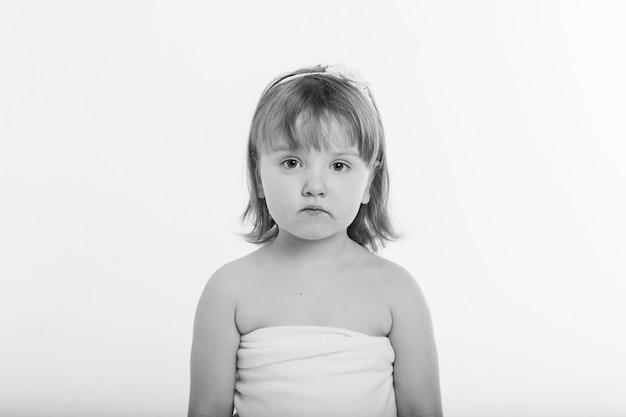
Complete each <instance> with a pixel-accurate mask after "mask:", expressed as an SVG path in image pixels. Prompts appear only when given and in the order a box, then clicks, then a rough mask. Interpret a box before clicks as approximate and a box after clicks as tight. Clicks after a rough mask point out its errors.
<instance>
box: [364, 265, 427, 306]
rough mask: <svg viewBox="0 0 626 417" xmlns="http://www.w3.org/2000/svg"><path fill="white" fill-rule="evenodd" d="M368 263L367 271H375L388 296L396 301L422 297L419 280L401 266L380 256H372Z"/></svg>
mask: <svg viewBox="0 0 626 417" xmlns="http://www.w3.org/2000/svg"><path fill="white" fill-rule="evenodd" d="M368 263H369V264H368V265H367V269H368V270H370V271H375V274H376V276H377V277H378V278H379V280H380V284H381V285H382V286H384V287H385V288H386V291H385V293H386V294H388V296H390V297H393V298H394V299H395V298H405V297H409V298H411V297H421V296H422V292H421V290H420V287H419V285H418V283H417V280H416V279H415V278H414V277H413V275H411V273H410V272H409V271H408V270H406V269H405V268H404V267H402V266H401V265H399V264H397V263H395V262H393V261H390V260H388V259H384V258H381V257H379V256H372V257H371V258H370V259H369V260H368ZM396 301H397V300H396Z"/></svg>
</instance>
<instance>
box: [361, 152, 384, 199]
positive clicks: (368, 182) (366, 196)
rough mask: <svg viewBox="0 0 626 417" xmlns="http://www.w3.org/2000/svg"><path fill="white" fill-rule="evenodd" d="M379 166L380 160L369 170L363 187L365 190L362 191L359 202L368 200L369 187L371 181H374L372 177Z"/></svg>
mask: <svg viewBox="0 0 626 417" xmlns="http://www.w3.org/2000/svg"><path fill="white" fill-rule="evenodd" d="M379 166H380V162H378V161H376V163H375V164H374V167H373V168H372V170H371V171H370V177H369V180H368V181H367V187H365V191H363V197H362V198H361V204H367V203H369V202H370V188H371V186H372V181H374V177H375V176H376V173H377V172H378V167H379Z"/></svg>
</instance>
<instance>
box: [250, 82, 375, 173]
mask: <svg viewBox="0 0 626 417" xmlns="http://www.w3.org/2000/svg"><path fill="white" fill-rule="evenodd" d="M310 78H311V79H309V80H306V79H298V80H297V81H298V82H297V83H289V82H286V83H285V85H279V86H278V87H275V88H274V94H272V96H273V97H268V99H270V100H269V102H267V103H266V105H265V106H262V108H261V109H259V110H260V113H263V114H257V116H260V117H258V118H257V120H258V121H262V122H261V123H258V124H257V125H256V126H255V127H256V129H254V130H256V132H254V133H253V134H252V135H251V142H252V143H251V145H252V146H253V148H254V149H255V150H256V151H257V152H268V151H275V150H278V149H291V150H294V151H297V150H302V149H305V150H310V149H316V150H324V151H327V150H330V149H333V148H338V149H345V148H352V147H356V148H357V149H358V151H359V155H360V157H361V159H363V161H365V162H366V163H367V164H368V166H371V165H373V164H374V162H375V161H376V160H377V158H378V156H379V155H378V154H379V150H380V146H379V142H380V139H381V133H382V132H380V131H379V129H378V126H377V125H376V124H371V123H364V122H363V121H368V120H371V119H372V117H371V116H372V114H365V113H371V112H372V110H373V109H372V106H371V104H370V103H364V102H363V100H364V97H359V94H360V93H359V92H356V94H355V93H354V92H353V91H350V90H349V89H345V91H342V90H343V89H342V88H341V87H343V86H342V85H339V86H336V85H332V81H331V80H327V79H321V80H318V79H314V76H311V77H310ZM320 84H321V85H320ZM281 87H282V88H281Z"/></svg>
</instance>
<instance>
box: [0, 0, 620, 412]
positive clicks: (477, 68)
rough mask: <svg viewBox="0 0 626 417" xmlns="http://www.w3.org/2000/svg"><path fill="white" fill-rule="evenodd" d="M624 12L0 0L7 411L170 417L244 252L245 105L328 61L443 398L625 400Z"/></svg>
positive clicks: (607, 407) (2, 389) (0, 367)
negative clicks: (372, 175) (378, 126)
mask: <svg viewBox="0 0 626 417" xmlns="http://www.w3.org/2000/svg"><path fill="white" fill-rule="evenodd" d="M383 3H384V4H385V5H382V4H383ZM624 12H625V10H624V7H623V6H621V2H619V1H616V2H613V3H610V2H606V1H591V0H588V1H575V0H571V1H452V2H450V1H430V2H418V1H406V2H404V3H401V2H378V1H377V2H374V1H372V2H363V1H356V0H355V1H350V2H341V1H334V0H333V1H326V0H318V1H307V2H296V1H293V0H284V1H276V0H274V1H258V2H253V1H248V2H242V1H236V2H226V1H223V2H219V3H218V2H215V3H213V2H209V1H207V2H174V1H170V2H165V1H143V2H139V1H107V2H105V1H100V2H96V1H91V2H84V1H83V2H81V1H50V2H47V1H40V2H33V1H19V2H18V1H2V2H1V3H0V61H1V63H0V274H1V280H0V334H1V336H0V337H1V343H0V415H2V416H12V417H20V416H24V417H26V416H28V417H36V416H47V417H55V416H59V417H60V416H63V417H73V416H107V417H108V416H112V417H113V416H120V417H122V416H124V417H125V416H184V415H186V408H187V397H188V388H189V381H188V372H189V371H188V366H189V365H188V363H189V352H190V344H191V331H192V321H193V314H194V310H195V306H196V303H197V300H198V297H199V295H200V292H201V290H202V288H203V286H204V284H205V283H206V280H207V279H208V278H209V277H210V275H211V274H212V272H213V271H214V270H215V269H217V268H218V267H219V266H220V265H222V264H223V263H225V262H227V261H229V260H231V259H233V258H236V257H239V256H242V255H244V254H246V253H248V252H250V251H251V250H253V249H254V247H252V246H251V245H249V244H247V243H244V242H243V241H242V240H241V239H240V238H239V237H238V236H237V235H236V232H239V231H241V230H242V229H241V227H240V226H239V225H238V223H237V217H238V215H239V214H240V213H241V211H242V210H243V208H244V205H245V202H246V198H247V194H246V193H247V191H246V185H245V176H244V175H245V174H244V161H243V157H244V148H245V141H246V138H247V130H248V128H249V123H250V119H251V116H252V112H253V110H254V107H255V105H256V101H257V99H258V97H259V95H260V93H261V91H262V90H263V88H264V87H265V85H266V84H267V83H268V82H269V81H270V80H271V79H272V78H273V77H274V76H276V75H278V74H280V73H283V72H286V71H289V70H292V69H295V68H299V67H302V66H308V65H313V64H316V63H335V62H340V61H341V62H345V63H346V64H348V65H350V66H353V67H356V68H357V69H359V70H360V71H361V73H362V74H363V75H364V76H365V77H366V79H368V81H369V82H370V84H371V85H372V89H373V92H374V95H375V97H376V99H377V101H378V103H379V107H380V110H381V113H382V116H383V121H384V123H385V128H386V131H387V137H388V149H389V166H390V174H391V186H392V195H391V209H392V212H393V214H394V218H395V220H396V223H397V224H398V225H399V226H400V228H401V229H402V230H403V231H404V233H405V237H404V239H403V240H401V241H399V242H397V243H393V244H391V245H390V246H389V247H388V249H387V250H386V251H384V252H383V256H385V257H387V258H389V259H392V260H394V261H396V262H398V263H400V264H402V265H403V266H405V267H406V268H407V269H409V270H410V271H411V272H412V273H413V274H414V276H415V277H416V279H417V280H418V281H419V283H420V285H421V286H422V289H423V290H424V292H425V294H426V296H427V299H428V301H429V304H430V307H431V310H432V314H433V320H434V325H435V330H436V336H437V342H438V346H439V354H440V368H441V382H442V394H443V403H444V411H445V413H446V415H447V416H458V417H472V416H480V417H489V416H493V417H502V416H525V417H529V416H538V417H539V416H541V417H543V416H568V417H572V416H574V417H575V416H590V415H597V416H603V417H611V416H618V415H625V414H626V403H625V401H624V400H623V393H624V380H625V378H626V358H625V355H624V352H626V336H625V333H624V317H626V306H625V303H624V298H625V296H626V262H625V259H624V258H625V254H626V237H625V236H626V215H625V212H626V193H625V191H624V190H625V189H626V186H625V184H626V168H625V167H624V160H625V159H626V145H625V144H624V141H625V139H626V128H625V123H624V115H625V114H626V82H625V81H624V74H626V54H625V53H624V51H625V44H626V29H625V26H624V15H625V13H624Z"/></svg>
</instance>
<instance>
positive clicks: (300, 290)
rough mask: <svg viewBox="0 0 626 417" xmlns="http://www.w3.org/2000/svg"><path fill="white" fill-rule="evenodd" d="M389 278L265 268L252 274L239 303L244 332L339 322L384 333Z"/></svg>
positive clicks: (388, 323)
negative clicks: (304, 273) (292, 272)
mask: <svg viewBox="0 0 626 417" xmlns="http://www.w3.org/2000/svg"><path fill="white" fill-rule="evenodd" d="M385 293H386V292H385V288H384V280H381V279H380V278H377V277H372V276H354V275H350V274H341V273H337V274H330V273H319V274H318V275H316V274H311V275H310V276H304V277H303V276H298V277H297V278H295V277H294V276H292V275H290V274H289V273H285V274H282V273H278V274H277V273H275V272H273V273H268V274H264V273H262V272H260V273H259V274H258V275H257V276H256V277H251V279H250V284H249V285H248V286H247V289H246V291H245V292H244V293H243V294H241V297H240V299H239V302H238V304H237V314H236V317H237V326H238V328H239V331H240V332H241V333H242V334H245V333H248V332H250V331H253V330H256V329H259V328H265V327H274V326H289V325H300V326H301V325H309V326H327V327H339V328H345V329H350V330H355V331H359V332H362V333H366V334H370V335H378V336H384V335H386V334H387V333H388V332H389V331H390V329H391V313H390V306H389V305H388V302H387V297H386V296H385Z"/></svg>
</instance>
